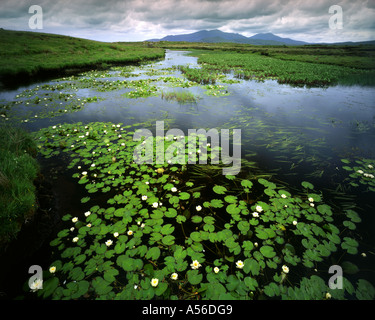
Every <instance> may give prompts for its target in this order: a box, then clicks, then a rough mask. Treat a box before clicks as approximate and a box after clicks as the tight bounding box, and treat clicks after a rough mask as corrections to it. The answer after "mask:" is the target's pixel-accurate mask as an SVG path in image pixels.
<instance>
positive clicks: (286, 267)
mask: <svg viewBox="0 0 375 320" xmlns="http://www.w3.org/2000/svg"><path fill="white" fill-rule="evenodd" d="M281 269H282V270H283V272H284V273H288V272H289V268H288V266H286V265H285V264H284V265H283V266H282V267H281Z"/></svg>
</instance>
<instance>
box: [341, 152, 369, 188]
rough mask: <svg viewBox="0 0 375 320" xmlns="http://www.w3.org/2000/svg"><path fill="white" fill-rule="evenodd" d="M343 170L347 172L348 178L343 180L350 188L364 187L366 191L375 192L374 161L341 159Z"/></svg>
mask: <svg viewBox="0 0 375 320" xmlns="http://www.w3.org/2000/svg"><path fill="white" fill-rule="evenodd" d="M341 162H342V163H343V167H342V168H343V169H344V170H345V171H348V173H349V172H350V174H349V177H347V178H346V179H344V182H348V183H349V185H350V186H352V187H355V188H356V187H360V186H363V187H366V188H365V190H366V191H372V192H375V161H374V160H373V159H357V160H354V161H352V162H351V161H350V160H349V159H341Z"/></svg>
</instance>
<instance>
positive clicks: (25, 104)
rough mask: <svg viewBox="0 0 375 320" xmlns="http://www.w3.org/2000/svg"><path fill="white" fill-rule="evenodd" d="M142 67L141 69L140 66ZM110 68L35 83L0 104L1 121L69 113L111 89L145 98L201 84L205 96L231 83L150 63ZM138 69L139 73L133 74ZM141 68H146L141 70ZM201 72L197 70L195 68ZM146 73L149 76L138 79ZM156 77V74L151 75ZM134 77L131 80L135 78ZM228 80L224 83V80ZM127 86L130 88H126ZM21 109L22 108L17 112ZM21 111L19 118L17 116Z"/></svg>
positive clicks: (220, 91) (219, 92) (223, 91)
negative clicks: (88, 93) (87, 91)
mask: <svg viewBox="0 0 375 320" xmlns="http://www.w3.org/2000/svg"><path fill="white" fill-rule="evenodd" d="M142 68H143V69H142ZM138 69H139V70H137V69H136V68H135V67H134V66H133V67H131V66H125V67H112V68H111V69H109V70H91V71H87V72H84V73H81V74H79V75H73V76H69V77H63V78H60V79H57V80H53V81H51V83H49V84H44V85H36V86H35V87H33V88H29V89H25V90H24V91H22V92H20V93H18V94H17V95H16V96H15V99H14V100H13V101H10V102H6V101H5V102H4V103H3V104H2V105H1V106H0V116H1V120H9V119H12V120H17V121H21V122H32V121H35V120H37V119H43V118H52V117H55V116H59V115H63V114H66V113H70V112H76V111H80V110H82V109H83V108H84V106H85V105H86V104H87V103H90V102H98V101H101V100H104V99H105V97H103V96H101V95H102V93H105V92H109V91H114V90H127V91H126V92H125V93H121V95H122V96H123V97H125V98H147V97H151V96H161V95H162V93H163V90H164V89H165V87H171V88H176V87H181V88H190V87H193V86H201V87H202V88H203V89H204V90H205V93H206V94H207V95H210V96H224V95H229V92H228V90H227V86H225V85H223V84H225V83H232V82H233V81H234V80H232V82H231V81H230V79H226V78H225V76H224V75H221V76H220V77H219V76H218V78H219V79H220V81H221V82H222V83H223V84H208V85H201V84H200V82H199V81H198V82H195V81H190V80H187V79H186V78H185V77H181V76H180V75H176V74H175V72H176V70H177V69H176V68H165V69H154V68H153V66H152V65H151V66H144V67H141V66H140V67H138ZM136 71H139V72H140V73H136ZM142 71H145V72H144V73H142ZM196 72H198V73H199V72H200V69H196ZM142 74H145V75H147V76H148V77H149V78H147V79H144V78H137V77H139V76H142ZM153 76H156V77H153ZM134 77H135V79H130V78H134ZM226 81H227V82H226ZM82 89H90V90H91V91H96V93H97V94H96V95H93V96H91V97H80V96H79V90H82ZM129 89H130V90H129ZM21 109H22V111H20V110H21ZM20 114H22V118H21V117H20Z"/></svg>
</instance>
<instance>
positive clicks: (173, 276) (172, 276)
mask: <svg viewBox="0 0 375 320" xmlns="http://www.w3.org/2000/svg"><path fill="white" fill-rule="evenodd" d="M171 279H172V280H177V279H178V274H177V273H176V272H174V273H172V274H171Z"/></svg>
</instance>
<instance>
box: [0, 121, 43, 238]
mask: <svg viewBox="0 0 375 320" xmlns="http://www.w3.org/2000/svg"><path fill="white" fill-rule="evenodd" d="M35 155H36V144H35V142H34V140H33V139H32V138H31V137H30V136H29V134H28V133H27V132H25V131H23V130H22V129H19V128H14V127H9V126H4V127H2V128H0V243H1V244H5V243H7V242H8V241H9V240H11V239H13V238H14V237H16V235H17V233H18V231H19V230H20V228H21V225H22V223H23V221H24V219H26V218H27V217H28V216H30V215H32V214H33V213H34V211H35V210H36V196H35V187H34V184H33V181H34V180H35V178H36V177H37V174H38V171H39V166H38V163H37V161H36V160H35V158H34V157H33V156H35Z"/></svg>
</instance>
